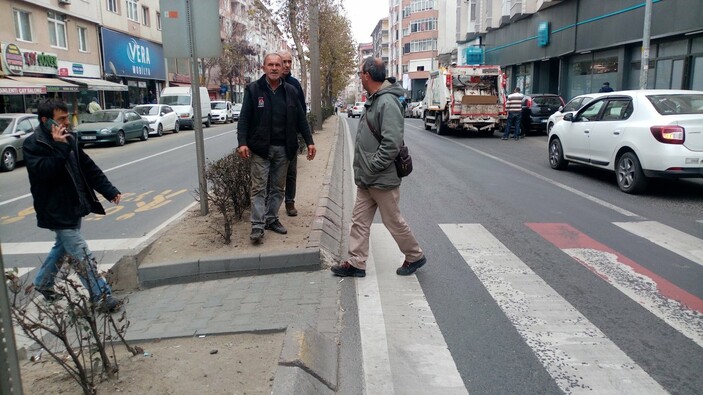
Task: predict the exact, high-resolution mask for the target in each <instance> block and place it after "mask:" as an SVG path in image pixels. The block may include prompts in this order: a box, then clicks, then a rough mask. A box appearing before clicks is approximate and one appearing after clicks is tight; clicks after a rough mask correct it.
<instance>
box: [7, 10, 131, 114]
mask: <svg viewBox="0 0 703 395" xmlns="http://www.w3.org/2000/svg"><path fill="white" fill-rule="evenodd" d="M101 12H102V11H101V8H100V4H98V2H95V1H87V0H61V1H59V0H35V1H15V0H4V1H2V2H0V26H2V27H1V28H0V58H2V60H1V61H0V112H3V113H5V112H36V108H37V104H38V103H39V101H40V100H42V99H46V98H49V97H52V98H59V99H62V100H63V101H65V102H66V103H67V104H68V107H69V111H70V113H71V114H72V115H73V121H74V122H78V119H79V117H80V115H81V114H82V113H84V112H85V111H86V107H87V105H88V103H89V102H90V100H91V98H92V97H95V96H99V97H101V98H102V96H103V94H104V92H114V91H127V86H126V85H122V84H115V83H111V82H108V81H105V80H104V79H103V73H102V67H101V45H102V42H101V40H100V21H101V19H102V18H101Z"/></svg>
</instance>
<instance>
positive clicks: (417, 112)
mask: <svg viewBox="0 0 703 395" xmlns="http://www.w3.org/2000/svg"><path fill="white" fill-rule="evenodd" d="M424 111H425V104H424V103H423V102H419V103H417V105H416V106H415V107H413V118H422V116H423V112H424Z"/></svg>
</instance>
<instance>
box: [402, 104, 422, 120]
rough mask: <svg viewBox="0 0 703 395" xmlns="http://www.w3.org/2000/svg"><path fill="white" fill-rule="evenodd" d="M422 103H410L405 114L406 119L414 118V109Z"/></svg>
mask: <svg viewBox="0 0 703 395" xmlns="http://www.w3.org/2000/svg"><path fill="white" fill-rule="evenodd" d="M420 103H421V102H419V101H414V102H410V103H408V106H407V107H405V114H404V115H405V118H412V116H413V108H415V107H416V106H417V105H418V104H420Z"/></svg>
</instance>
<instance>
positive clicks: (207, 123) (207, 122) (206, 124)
mask: <svg viewBox="0 0 703 395" xmlns="http://www.w3.org/2000/svg"><path fill="white" fill-rule="evenodd" d="M210 125H212V120H211V119H210V116H209V115H208V116H207V121H205V127H206V128H209V127H210Z"/></svg>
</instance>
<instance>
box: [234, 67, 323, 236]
mask: <svg viewBox="0 0 703 395" xmlns="http://www.w3.org/2000/svg"><path fill="white" fill-rule="evenodd" d="M262 68H263V71H264V75H263V76H262V77H261V78H259V79H258V80H257V81H255V82H252V83H251V84H249V85H247V87H246V89H245V90H244V100H243V101H242V110H241V113H240V114H239V122H238V123H237V139H238V140H239V146H238V148H237V153H238V154H239V156H240V157H242V158H245V159H249V158H251V235H250V236H249V238H250V239H251V241H252V242H254V243H259V242H261V240H262V239H263V237H264V229H267V230H272V231H274V232H276V233H280V234H286V233H288V230H287V229H286V228H285V227H284V226H283V225H282V224H281V221H279V219H278V210H279V209H280V208H281V203H282V201H283V188H284V186H285V180H286V171H287V169H288V161H290V160H291V159H292V158H293V157H294V156H295V155H297V151H298V133H300V134H302V136H303V139H304V140H305V143H306V144H307V146H308V156H307V159H308V160H312V159H314V158H315V153H316V149H315V143H314V142H313V140H312V134H311V133H310V127H309V125H308V122H307V120H306V119H305V111H304V110H303V108H302V107H301V106H300V103H299V102H298V100H297V98H296V97H297V91H296V89H295V87H293V85H291V84H288V83H286V82H283V80H282V79H281V74H282V70H283V62H282V60H281V56H280V55H278V54H268V55H266V57H265V58H264V64H263V67H262ZM269 179H270V180H271V181H270V182H271V183H272V185H271V187H270V188H267V184H268V182H269ZM267 189H269V190H270V191H269V193H268V195H269V196H268V199H266V194H267V192H266V191H267Z"/></svg>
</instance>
